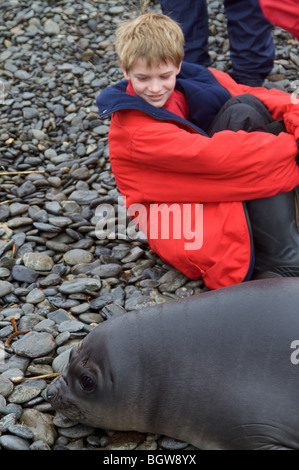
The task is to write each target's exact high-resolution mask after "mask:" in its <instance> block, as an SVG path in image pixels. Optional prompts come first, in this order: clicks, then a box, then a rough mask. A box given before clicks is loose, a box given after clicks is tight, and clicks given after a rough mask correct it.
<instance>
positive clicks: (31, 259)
mask: <svg viewBox="0 0 299 470" xmlns="http://www.w3.org/2000/svg"><path fill="white" fill-rule="evenodd" d="M23 262H24V264H25V266H26V267H28V268H31V269H34V270H36V271H51V269H52V268H53V266H54V261H53V260H52V259H51V258H50V256H48V255H46V254H44V253H25V255H24V256H23Z"/></svg>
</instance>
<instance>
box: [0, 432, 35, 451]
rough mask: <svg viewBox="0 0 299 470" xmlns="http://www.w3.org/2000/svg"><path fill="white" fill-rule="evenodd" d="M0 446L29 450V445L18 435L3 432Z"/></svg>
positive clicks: (9, 448)
mask: <svg viewBox="0 0 299 470" xmlns="http://www.w3.org/2000/svg"><path fill="white" fill-rule="evenodd" d="M0 446H2V447H3V448H4V449H8V450H29V449H30V445H29V442H27V441H26V440H25V439H22V438H21V437H18V436H12V435H10V434H5V435H4V436H1V437H0Z"/></svg>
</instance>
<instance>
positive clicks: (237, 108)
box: [208, 95, 286, 137]
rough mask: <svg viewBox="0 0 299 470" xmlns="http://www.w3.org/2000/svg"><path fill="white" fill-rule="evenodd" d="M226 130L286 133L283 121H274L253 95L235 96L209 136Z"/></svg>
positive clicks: (217, 117)
mask: <svg viewBox="0 0 299 470" xmlns="http://www.w3.org/2000/svg"><path fill="white" fill-rule="evenodd" d="M224 130H230V131H234V132H236V131H246V132H271V133H272V134H276V135H277V134H279V133H280V132H286V128H285V125H284V123H283V121H274V119H273V118H272V116H271V114H270V113H269V111H268V110H267V108H266V106H265V105H264V104H263V103H262V102H261V101H260V100H259V99H258V98H256V97H255V96H252V95H239V96H235V97H233V98H230V99H229V100H228V101H227V102H226V103H225V105H224V106H222V108H221V110H220V111H219V113H218V114H217V116H216V118H215V119H214V121H213V122H212V124H211V125H210V128H209V130H208V134H209V136H210V137H211V136H212V135H213V134H215V133H216V132H220V131H224Z"/></svg>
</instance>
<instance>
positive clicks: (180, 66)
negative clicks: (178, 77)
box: [178, 61, 183, 74]
mask: <svg viewBox="0 0 299 470" xmlns="http://www.w3.org/2000/svg"><path fill="white" fill-rule="evenodd" d="M182 63H183V61H181V63H180V65H179V71H178V74H179V73H180V71H181V68H182Z"/></svg>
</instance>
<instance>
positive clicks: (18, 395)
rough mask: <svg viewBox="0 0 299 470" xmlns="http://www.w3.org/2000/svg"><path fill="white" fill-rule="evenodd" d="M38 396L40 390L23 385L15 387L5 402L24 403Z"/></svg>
mask: <svg viewBox="0 0 299 470" xmlns="http://www.w3.org/2000/svg"><path fill="white" fill-rule="evenodd" d="M39 394H40V388H38V387H32V386H28V385H24V384H20V385H17V386H16V387H15V388H14V391H13V392H12V393H11V395H9V397H8V398H7V400H8V401H9V402H10V403H26V402H27V401H29V400H32V399H33V398H35V397H37V396H38V395H39Z"/></svg>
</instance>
